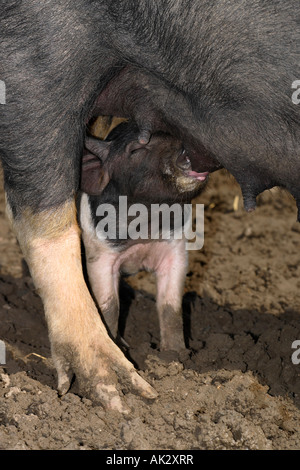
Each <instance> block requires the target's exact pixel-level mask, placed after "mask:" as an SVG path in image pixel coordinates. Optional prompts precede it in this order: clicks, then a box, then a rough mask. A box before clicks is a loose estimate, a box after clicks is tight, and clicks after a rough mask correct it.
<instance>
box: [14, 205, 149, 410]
mask: <svg viewBox="0 0 300 470" xmlns="http://www.w3.org/2000/svg"><path fill="white" fill-rule="evenodd" d="M7 209H8V214H9V216H10V219H11V221H12V225H13V227H14V230H15V232H16V235H17V237H18V239H19V242H20V244H21V247H22V250H23V253H24V255H25V257H26V259H27V262H28V265H29V268H30V271H31V274H32V277H33V280H34V282H35V285H36V288H37V289H38V292H39V294H40V296H41V297H42V299H43V303H44V308H45V314H46V319H47V323H48V329H49V335H50V341H51V349H52V357H53V361H54V364H55V366H56V369H57V373H58V388H59V391H60V393H61V394H63V393H66V392H67V390H68V388H69V385H70V380H71V377H72V376H73V374H74V373H75V375H76V378H77V380H78V382H79V386H80V388H81V392H82V393H83V394H87V395H88V396H90V397H91V398H92V399H93V400H95V401H96V402H100V403H101V404H102V405H103V406H104V407H106V408H110V409H115V410H118V411H120V412H128V408H127V406H126V404H124V402H123V399H122V397H123V393H122V391H126V390H127V391H128V390H132V391H135V392H137V393H140V394H141V395H142V396H145V397H147V398H151V397H152V398H154V397H155V396H156V392H155V391H154V390H153V389H152V387H151V386H150V385H149V384H147V383H146V382H145V381H144V380H143V379H142V378H141V377H140V376H139V375H138V374H137V372H136V371H135V370H134V368H133V366H132V364H131V363H130V362H129V361H127V359H126V358H125V356H124V355H123V353H122V352H121V351H120V349H119V348H118V347H117V346H116V345H115V343H114V342H113V341H112V340H111V339H110V338H109V336H108V334H107V331H106V328H105V326H104V325H103V323H102V321H101V319H100V316H99V313H98V311H97V308H96V306H95V304H94V302H93V300H92V298H91V296H90V294H89V292H88V289H87V287H86V284H85V282H84V278H83V272H82V266H81V247H80V234H79V228H78V226H77V223H76V213H75V204H74V202H73V201H71V202H66V203H65V204H64V205H62V206H60V207H57V208H55V209H54V208H53V209H48V210H45V211H42V212H38V213H36V212H32V211H31V210H30V209H29V208H28V209H24V211H23V213H22V214H21V215H20V216H18V219H14V218H13V215H12V213H11V210H10V208H9V207H7Z"/></svg>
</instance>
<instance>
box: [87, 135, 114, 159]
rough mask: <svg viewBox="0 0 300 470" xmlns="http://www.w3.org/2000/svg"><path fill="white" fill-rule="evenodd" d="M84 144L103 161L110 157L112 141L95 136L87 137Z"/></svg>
mask: <svg viewBox="0 0 300 470" xmlns="http://www.w3.org/2000/svg"><path fill="white" fill-rule="evenodd" d="M84 146H85V148H86V149H87V150H88V151H89V152H90V153H92V154H93V155H96V157H98V158H99V159H100V160H101V161H102V163H103V162H105V160H106V159H107V157H108V154H109V150H110V146H111V142H106V141H104V140H100V139H96V138H95V137H86V139H85V143H84Z"/></svg>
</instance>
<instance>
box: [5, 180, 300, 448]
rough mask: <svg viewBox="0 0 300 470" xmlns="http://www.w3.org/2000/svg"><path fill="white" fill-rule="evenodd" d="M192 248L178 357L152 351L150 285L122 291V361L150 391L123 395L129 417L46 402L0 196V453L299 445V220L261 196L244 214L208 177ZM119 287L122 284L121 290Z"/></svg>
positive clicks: (286, 204)
mask: <svg viewBox="0 0 300 470" xmlns="http://www.w3.org/2000/svg"><path fill="white" fill-rule="evenodd" d="M197 202H198V203H199V202H200V203H204V204H205V243H204V247H203V249H202V250H200V251H198V252H194V251H190V265H189V272H188V275H187V280H186V292H185V296H184V299H183V305H184V328H185V336H186V339H187V341H188V345H189V349H188V351H187V352H186V353H185V354H181V355H180V356H179V357H178V356H176V355H172V354H166V353H165V354H162V353H160V352H159V331H158V323H157V315H156V310H155V284H154V279H153V278H152V277H151V276H150V275H145V274H144V273H140V274H138V275H137V276H135V277H134V278H131V279H130V280H129V281H128V285H127V286H125V287H123V288H122V325H123V329H124V339H125V341H126V342H127V343H128V344H129V350H128V354H129V357H130V358H131V359H132V361H133V362H134V363H135V365H136V366H137V367H138V369H139V370H140V371H141V374H142V375H143V376H144V377H145V378H147V380H149V381H150V382H151V383H152V385H153V386H154V387H155V388H156V390H157V391H158V393H159V397H158V399H157V400H156V401H155V402H154V403H148V402H145V401H143V400H142V399H140V398H139V397H136V396H133V395H130V394H129V395H127V396H126V399H127V403H128V404H129V405H130V406H131V407H132V413H131V414H130V415H129V416H121V415H119V414H117V413H115V412H105V411H104V410H103V409H102V408H101V407H99V406H93V404H92V403H91V401H90V400H88V399H86V398H82V397H80V396H79V395H77V394H76V384H75V388H73V389H72V390H71V391H70V392H69V393H68V394H67V395H65V396H64V397H63V398H59V397H58V395H57V391H56V375H55V370H54V368H53V364H52V361H51V357H50V349H49V342H48V337H47V328H46V324H45V320H44V314H43V308H42V305H41V301H40V299H39V297H38V296H37V294H36V292H35V290H34V287H33V284H32V281H31V278H30V276H29V274H28V271H27V270H26V266H25V264H24V262H23V261H22V256H21V253H20V250H19V247H18V245H17V243H16V241H15V238H14V236H13V234H12V233H11V231H10V229H9V226H8V222H7V221H6V219H5V217H4V196H3V191H2V192H1V201H0V249H1V266H0V325H1V327H0V328H1V329H0V339H1V340H3V341H4V342H5V345H6V350H7V363H6V365H3V367H2V368H1V367H0V449H6V450H7V449H51V450H54V449H114V450H117V449H125V450H133V449H135V450H142V449H148V450H156V449H160V450H161V449H165V450H192V449H300V411H299V407H300V377H299V375H300V365H294V364H293V363H292V360H291V355H292V353H293V349H292V343H293V342H294V341H295V340H300V315H299V312H300V293H299V292H300V289H299V287H300V263H299V261H300V249H299V247H300V224H297V223H296V207H295V203H294V201H293V200H291V199H290V197H289V196H288V195H287V194H285V193H283V192H280V191H277V190H272V191H269V192H268V193H265V194H263V195H262V196H261V197H260V198H259V205H258V208H257V210H256V211H255V212H254V213H251V214H246V213H245V212H244V211H243V209H242V200H241V197H240V191H239V188H238V186H237V185H236V184H235V182H234V181H233V180H232V178H231V177H229V176H228V175H227V174H225V173H223V172H219V173H218V174H215V175H213V177H212V178H211V182H210V185H209V188H208V189H207V191H206V192H205V194H204V195H202V196H201V197H200V198H199V200H198V201H197ZM129 283H130V285H129Z"/></svg>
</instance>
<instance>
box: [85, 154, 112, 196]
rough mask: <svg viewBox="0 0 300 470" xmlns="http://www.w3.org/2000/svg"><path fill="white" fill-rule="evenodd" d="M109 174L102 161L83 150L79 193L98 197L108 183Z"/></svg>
mask: <svg viewBox="0 0 300 470" xmlns="http://www.w3.org/2000/svg"><path fill="white" fill-rule="evenodd" d="M109 179H110V178H109V174H108V171H107V169H106V168H105V167H104V165H103V163H102V161H101V160H100V159H99V158H98V157H96V156H95V155H93V154H91V153H88V152H87V150H84V154H83V158H82V166H81V180H80V189H81V191H83V192H85V193H87V194H89V195H91V196H99V195H100V194H101V193H102V192H103V190H104V189H105V187H106V186H107V184H108V183H109Z"/></svg>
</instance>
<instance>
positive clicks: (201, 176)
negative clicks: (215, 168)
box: [187, 171, 209, 181]
mask: <svg viewBox="0 0 300 470" xmlns="http://www.w3.org/2000/svg"><path fill="white" fill-rule="evenodd" d="M187 174H188V176H191V177H192V178H195V179H196V180H198V181H205V180H206V178H207V176H208V175H209V172H208V171H205V172H204V173H197V172H196V171H188V173H187Z"/></svg>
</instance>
